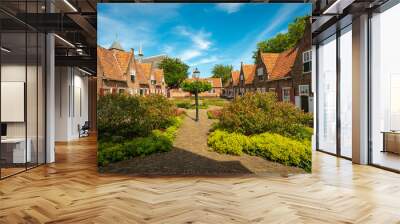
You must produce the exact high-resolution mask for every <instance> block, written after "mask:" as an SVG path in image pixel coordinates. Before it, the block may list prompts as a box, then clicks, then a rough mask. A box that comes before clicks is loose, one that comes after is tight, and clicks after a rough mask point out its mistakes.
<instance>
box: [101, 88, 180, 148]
mask: <svg viewBox="0 0 400 224" xmlns="http://www.w3.org/2000/svg"><path fill="white" fill-rule="evenodd" d="M97 105H98V107H97V126H98V138H99V141H114V140H115V139H118V140H123V139H131V138H134V137H145V136H148V135H149V134H150V133H151V131H152V130H154V129H165V128H167V127H168V126H169V125H170V124H171V119H173V117H174V115H175V107H174V105H173V104H172V103H171V102H170V101H169V100H168V99H167V98H165V97H164V96H160V95H150V96H146V97H143V96H127V95H123V94H108V95H105V96H100V98H99V100H98V104H97Z"/></svg>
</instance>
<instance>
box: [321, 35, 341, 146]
mask: <svg viewBox="0 0 400 224" xmlns="http://www.w3.org/2000/svg"><path fill="white" fill-rule="evenodd" d="M317 54H318V86H317V89H318V91H317V92H318V105H317V110H318V114H317V116H318V117H317V121H318V122H317V125H318V129H317V130H318V135H317V137H318V139H317V141H318V149H319V150H322V151H325V152H330V153H334V154H336V149H337V146H336V139H337V138H336V134H337V123H336V118H337V115H336V109H337V107H336V100H337V98H336V96H337V93H336V83H337V80H336V74H337V72H336V35H333V36H332V37H330V38H328V39H327V40H325V41H323V42H322V43H320V45H319V48H318V52H317Z"/></svg>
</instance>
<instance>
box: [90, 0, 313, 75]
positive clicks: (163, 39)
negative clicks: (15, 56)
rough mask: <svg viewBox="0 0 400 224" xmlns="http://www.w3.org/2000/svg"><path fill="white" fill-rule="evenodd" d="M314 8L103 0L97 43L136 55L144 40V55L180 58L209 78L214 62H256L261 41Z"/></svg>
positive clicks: (234, 63) (254, 4) (260, 4)
mask: <svg viewBox="0 0 400 224" xmlns="http://www.w3.org/2000/svg"><path fill="white" fill-rule="evenodd" d="M310 12H311V5H310V4H294V3H286V4H265V3H252V4H249V3H197V4H171V3H162V4H160V3H140V4H138V3H101V4H98V17H97V18H98V19H97V23H98V24H97V27H98V33H97V41H98V44H99V45H101V46H103V47H106V48H108V47H109V46H110V45H111V43H112V42H113V41H114V40H115V39H116V38H118V40H119V41H120V42H121V44H122V47H123V48H124V49H125V50H129V49H130V48H134V49H135V52H136V53H137V49H139V46H140V44H141V45H142V48H143V53H144V55H145V57H147V56H154V55H159V54H167V55H168V56H170V57H178V58H180V59H181V60H182V61H184V62H185V63H186V64H188V65H189V66H190V67H191V68H190V69H191V70H190V71H192V70H193V69H194V68H195V67H197V68H198V69H199V70H200V72H201V73H200V74H201V76H202V77H208V76H211V70H212V67H213V66H214V65H215V64H227V65H232V66H233V67H234V68H235V69H238V68H239V67H240V62H241V61H243V63H249V64H250V63H253V59H252V58H251V56H252V52H253V51H254V50H255V48H256V43H257V42H259V41H261V40H265V39H268V38H270V37H273V36H274V35H276V34H277V33H280V32H286V31H287V26H288V24H289V23H290V22H292V21H293V20H294V19H295V18H296V17H298V16H303V15H309V14H310Z"/></svg>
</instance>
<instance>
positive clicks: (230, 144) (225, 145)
mask: <svg viewBox="0 0 400 224" xmlns="http://www.w3.org/2000/svg"><path fill="white" fill-rule="evenodd" d="M208 145H209V146H210V147H211V148H213V149H214V150H215V151H216V152H219V153H225V154H231V155H242V154H243V150H244V148H246V147H247V146H248V145H249V138H248V137H247V136H245V135H242V134H238V133H228V132H225V131H220V130H216V131H214V132H212V133H211V134H210V135H209V137H208Z"/></svg>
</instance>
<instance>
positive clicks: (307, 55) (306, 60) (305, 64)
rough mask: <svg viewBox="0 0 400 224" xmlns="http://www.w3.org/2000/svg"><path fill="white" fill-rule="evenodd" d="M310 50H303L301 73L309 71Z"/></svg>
mask: <svg viewBox="0 0 400 224" xmlns="http://www.w3.org/2000/svg"><path fill="white" fill-rule="evenodd" d="M311 60H312V53H311V50H309V51H305V52H303V73H307V72H311Z"/></svg>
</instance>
